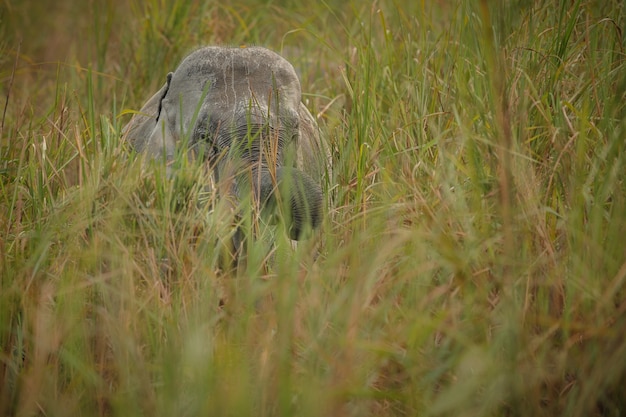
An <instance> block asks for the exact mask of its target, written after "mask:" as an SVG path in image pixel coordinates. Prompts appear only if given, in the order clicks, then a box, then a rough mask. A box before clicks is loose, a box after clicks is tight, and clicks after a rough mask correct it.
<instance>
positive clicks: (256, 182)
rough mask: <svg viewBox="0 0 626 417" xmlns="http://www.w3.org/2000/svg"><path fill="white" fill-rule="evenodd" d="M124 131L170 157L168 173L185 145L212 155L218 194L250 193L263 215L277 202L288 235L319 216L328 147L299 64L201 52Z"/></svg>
mask: <svg viewBox="0 0 626 417" xmlns="http://www.w3.org/2000/svg"><path fill="white" fill-rule="evenodd" d="M123 134H124V136H125V137H126V139H127V140H128V141H129V142H130V144H131V145H132V146H133V148H135V149H136V150H137V151H139V152H145V153H147V154H148V155H150V156H152V157H154V158H162V159H164V160H165V161H166V162H167V163H168V174H172V172H171V167H170V165H171V163H172V161H173V160H174V158H175V155H176V152H177V150H178V151H179V152H180V149H181V147H183V148H182V149H183V150H184V151H185V152H187V153H188V155H190V156H191V157H193V158H201V159H202V160H203V161H206V163H208V164H209V167H210V169H211V171H210V172H212V175H214V182H215V183H216V184H218V190H219V193H220V198H230V199H232V201H235V202H237V201H242V199H243V198H245V197H246V196H247V197H249V198H250V197H252V198H253V199H254V200H253V201H255V202H256V203H258V206H259V207H262V208H263V211H266V208H268V207H272V208H274V209H275V208H276V207H278V205H279V204H281V207H283V210H282V211H281V212H282V213H283V214H284V215H286V217H287V218H286V219H284V223H285V225H286V226H287V231H288V234H289V237H290V238H291V239H296V240H297V239H301V238H303V237H304V236H305V235H306V234H307V232H308V231H310V230H312V229H315V228H316V227H318V226H319V225H320V223H321V221H322V212H323V201H324V198H323V194H322V188H321V184H323V183H324V181H326V180H327V179H328V176H329V170H330V159H329V152H328V148H327V146H326V145H325V144H324V142H323V141H322V138H321V136H320V134H319V129H318V126H317V123H316V121H315V119H314V118H313V117H312V116H311V114H310V113H309V111H308V110H307V108H306V107H305V106H304V104H303V103H302V101H301V87H300V81H299V80H298V77H297V75H296V72H295V70H294V68H293V66H292V65H291V64H290V63H289V62H288V61H287V60H285V59H284V58H282V57H281V56H280V55H278V54H276V53H274V52H272V51H269V50H268V49H265V48H261V47H247V48H244V47H240V48H236V47H235V48H230V47H205V48H201V49H198V50H196V51H195V52H193V53H191V54H190V55H188V56H187V57H186V58H185V59H184V60H183V61H182V63H181V64H180V65H179V66H178V68H177V69H176V70H175V71H174V72H172V73H169V74H168V75H167V81H166V83H165V84H164V85H163V87H162V88H161V89H160V90H159V91H158V92H157V93H156V94H154V95H153V96H152V98H150V99H149V100H148V101H147V103H146V104H145V105H144V106H143V108H142V109H141V111H140V112H139V113H136V114H135V115H134V116H133V117H132V119H131V120H130V121H129V123H128V124H127V125H126V126H125V127H124V130H123ZM219 184H222V185H221V186H220V185H219ZM224 184H226V185H224ZM225 194H227V195H225ZM235 204H237V203H235Z"/></svg>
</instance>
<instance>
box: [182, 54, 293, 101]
mask: <svg viewBox="0 0 626 417" xmlns="http://www.w3.org/2000/svg"><path fill="white" fill-rule="evenodd" d="M170 88H171V90H172V91H171V92H172V93H173V94H175V95H181V96H189V97H190V99H197V97H198V96H197V94H194V92H196V93H197V92H205V94H206V97H205V102H206V103H210V102H214V103H216V104H219V105H220V107H223V106H227V107H232V108H234V107H236V106H238V105H249V104H250V101H251V100H252V101H253V102H254V101H256V102H258V103H262V104H268V103H269V100H270V99H271V100H274V101H275V98H276V96H277V97H278V99H279V102H280V105H281V106H287V107H291V108H293V109H297V107H298V105H299V103H300V82H299V81H298V77H297V75H296V73H295V71H294V69H293V67H292V66H291V64H290V63H289V62H288V61H286V60H285V59H284V58H282V57H281V56H280V55H278V54H275V53H273V52H271V51H269V50H267V49H264V48H221V47H207V48H202V49H200V50H198V51H195V52H194V53H192V54H191V55H189V56H188V57H187V58H186V59H185V60H184V61H183V62H182V63H181V65H180V66H179V67H178V68H177V69H176V71H175V72H174V75H173V77H172V84H171V87H170ZM185 100H186V98H185ZM196 103H197V100H196ZM252 104H254V103H252Z"/></svg>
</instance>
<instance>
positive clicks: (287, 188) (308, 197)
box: [252, 166, 323, 240]
mask: <svg viewBox="0 0 626 417" xmlns="http://www.w3.org/2000/svg"><path fill="white" fill-rule="evenodd" d="M253 178H254V180H253V187H252V188H253V192H254V196H255V198H256V199H257V201H258V202H259V203H260V205H261V207H262V209H263V211H269V212H273V211H275V210H276V209H279V210H281V212H282V214H283V217H284V219H285V220H284V223H285V226H286V228H287V233H288V235H289V237H290V238H291V239H293V240H300V239H303V238H305V237H306V235H307V233H309V232H310V231H311V230H312V229H314V228H316V227H318V226H319V224H320V223H321V221H322V205H323V197H322V189H321V187H320V186H319V184H317V183H315V181H313V179H311V178H310V177H309V176H308V175H306V174H305V173H304V172H302V171H300V170H298V169H297V168H293V167H282V166H279V167H277V168H276V173H275V175H274V176H273V175H271V173H270V171H269V169H268V168H266V167H262V168H260V172H259V171H256V172H254V171H253Z"/></svg>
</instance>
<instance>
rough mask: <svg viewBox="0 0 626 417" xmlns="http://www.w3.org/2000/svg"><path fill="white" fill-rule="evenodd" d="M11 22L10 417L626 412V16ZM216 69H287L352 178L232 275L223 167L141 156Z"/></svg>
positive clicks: (115, 15) (0, 327)
mask: <svg viewBox="0 0 626 417" xmlns="http://www.w3.org/2000/svg"><path fill="white" fill-rule="evenodd" d="M2 7H3V8H2V9H0V20H1V21H2V25H1V27H2V29H1V31H2V34H1V36H0V39H2V40H0V52H2V53H0V85H1V87H2V88H0V90H1V91H2V100H0V102H2V103H4V101H5V99H6V101H7V103H8V105H7V108H6V115H4V116H3V130H2V134H1V136H2V137H0V141H1V142H0V155H1V159H0V207H1V210H0V233H1V236H2V239H0V260H1V263H0V346H1V347H2V351H1V353H0V414H2V415H19V416H27V415H94V416H96V415H123V416H132V415H167V416H169V415H281V416H287V415H297V416H307V415H311V416H319V415H337V416H339V415H341V416H343V415H354V416H362V415H373V416H396V415H455V416H478V415H481V416H482V415H532V416H542V415H545V416H554V415H567V416H588V415H592V416H617V415H622V414H623V413H624V411H625V410H626V403H625V400H624V399H625V398H626V395H625V394H626V391H625V390H624V387H625V386H626V359H625V358H626V339H625V338H624V334H625V331H626V302H625V301H624V299H625V296H626V291H625V288H626V287H625V284H626V249H625V248H626V246H625V245H624V242H622V240H621V239H622V238H623V236H624V235H625V234H626V156H625V149H624V147H625V143H626V129H625V128H626V112H625V105H626V60H625V59H626V55H625V52H624V50H625V48H626V41H625V40H624V30H625V29H626V12H625V10H624V5H623V4H622V2H619V1H612V0H610V1H605V2H599V1H592V0H589V1H584V0H573V1H565V0H562V1H556V0H553V1H550V0H543V1H535V2H526V1H516V2H495V1H493V2H492V1H487V0H483V1H478V2H474V1H462V2H446V1H441V2H401V1H399V0H396V1H391V0H390V1H375V2H356V1H354V2H344V1H332V0H327V1H325V2H317V3H316V2H302V1H299V0H292V1H282V2H278V1H273V2H265V3H261V2H258V1H253V0H239V1H237V2H234V3H232V4H230V5H225V4H222V3H219V2H203V3H202V5H196V3H194V2H183V1H170V2H165V1H157V0H147V1H145V2H130V3H128V2H122V1H116V0H109V1H106V2H86V3H84V4H83V3H80V4H74V2H71V1H59V2H55V6H54V7H45V5H44V4H43V3H40V2H35V1H29V0H24V1H22V2H20V4H12V3H5V4H3V6H2ZM203 44H228V45H238V44H260V45H263V46H267V47H269V48H271V49H274V50H277V51H280V52H282V53H283V54H284V55H285V57H286V58H288V59H289V60H290V61H291V62H292V63H293V64H294V66H295V67H296V69H297V71H298V72H299V75H300V77H301V80H302V84H303V89H304V92H305V94H304V100H305V102H306V103H307V105H308V107H309V108H310V109H311V111H312V113H313V114H314V115H316V117H318V120H319V122H320V125H321V127H322V131H323V133H324V136H325V137H326V138H327V140H328V142H329V143H330V145H331V148H332V153H333V163H334V167H333V174H332V178H329V181H328V184H325V185H324V186H325V189H326V193H327V195H328V200H329V205H328V210H327V215H326V219H325V223H324V226H323V228H322V231H321V232H320V233H319V235H317V236H315V237H314V238H312V239H311V240H308V241H305V242H302V243H301V244H299V245H298V247H297V248H293V247H292V246H291V245H290V244H289V242H288V240H287V239H286V237H285V236H283V235H282V234H281V233H280V232H275V231H270V232H267V233H271V234H272V236H273V235H274V234H275V243H274V244H273V245H268V243H267V240H266V239H259V240H258V241H255V242H249V243H248V245H249V247H248V250H247V253H248V256H247V259H246V262H245V263H242V264H241V265H239V267H238V268H232V269H227V268H224V262H223V259H224V256H225V253H226V256H227V255H228V253H227V252H228V251H227V248H226V246H227V242H229V241H230V238H231V236H232V233H234V231H233V230H232V228H231V227H230V226H229V225H230V224H231V223H232V218H231V217H230V214H229V212H228V210H227V209H226V208H225V207H222V205H221V204H220V202H219V201H215V195H212V194H209V195H206V193H205V192H204V190H205V187H204V185H206V184H207V181H208V179H207V178H206V175H205V172H204V170H203V169H202V167H199V166H190V165H186V164H184V163H183V164H182V166H181V169H180V172H179V174H178V175H177V177H176V179H175V180H174V181H168V180H166V179H165V176H164V173H163V167H161V166H159V164H158V163H153V164H143V163H142V162H141V161H140V157H139V156H136V155H133V154H132V153H131V152H130V151H129V149H128V146H127V144H125V143H123V142H122V141H121V140H120V131H121V127H122V125H123V124H124V123H125V122H126V121H127V120H128V118H129V114H128V113H129V112H130V111H129V110H131V109H138V108H140V106H141V105H142V103H143V101H144V100H146V99H147V98H148V97H149V96H150V95H151V94H152V93H153V92H154V91H155V90H156V88H158V87H159V86H160V85H161V84H162V83H163V82H164V79H165V74H166V73H167V72H168V71H170V70H172V69H173V68H174V67H175V66H176V65H177V63H178V62H179V61H180V59H182V57H183V56H184V55H185V54H186V53H188V52H189V51H191V50H192V49H193V48H194V47H196V46H199V45H203ZM7 97H8V99H7ZM3 107H4V106H3ZM1 110H4V109H3V108H2V109H1ZM244 226H245V225H244ZM247 227H252V225H247ZM265 233H266V232H264V231H263V232H262V233H261V235H264V234H265Z"/></svg>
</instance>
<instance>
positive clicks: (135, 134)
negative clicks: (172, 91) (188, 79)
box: [122, 72, 172, 152]
mask: <svg viewBox="0 0 626 417" xmlns="http://www.w3.org/2000/svg"><path fill="white" fill-rule="evenodd" d="M171 80H172V73H171V72H170V73H169V74H167V80H166V82H165V84H164V85H163V87H161V88H160V89H159V91H157V92H156V93H155V94H154V95H153V96H152V97H150V99H149V100H148V101H147V102H146V103H145V104H144V105H143V107H142V108H141V110H140V111H139V112H137V113H135V114H134V115H133V117H132V118H131V119H130V121H129V122H128V124H126V126H124V128H123V129H122V135H123V136H124V137H126V138H128V140H129V141H130V144H131V145H132V146H133V148H135V149H136V150H137V151H140V152H141V151H143V150H144V149H145V148H146V147H147V146H148V145H149V144H148V139H149V138H150V136H151V135H152V131H153V130H154V126H155V125H156V122H157V121H158V119H159V116H160V114H161V110H162V103H163V99H164V98H165V96H166V95H167V92H168V91H169V88H170V82H171Z"/></svg>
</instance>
